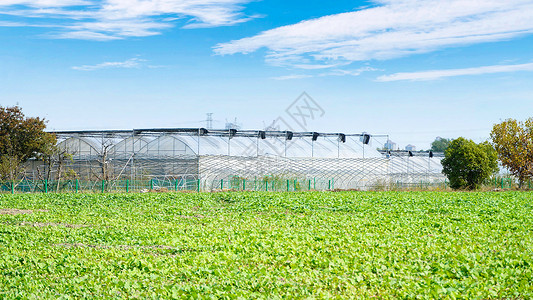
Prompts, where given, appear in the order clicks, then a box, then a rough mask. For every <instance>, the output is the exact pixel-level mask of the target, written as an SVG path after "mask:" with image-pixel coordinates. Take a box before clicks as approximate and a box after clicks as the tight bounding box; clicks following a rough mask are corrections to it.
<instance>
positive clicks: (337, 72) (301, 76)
mask: <svg viewBox="0 0 533 300" xmlns="http://www.w3.org/2000/svg"><path fill="white" fill-rule="evenodd" d="M370 71H379V70H378V69H374V68H372V67H363V68H359V69H355V70H343V69H333V70H329V71H327V72H323V73H318V74H315V75H311V74H292V75H286V76H278V77H273V78H272V79H275V80H292V79H305V78H311V77H328V76H359V75H361V74H362V73H363V72H370Z"/></svg>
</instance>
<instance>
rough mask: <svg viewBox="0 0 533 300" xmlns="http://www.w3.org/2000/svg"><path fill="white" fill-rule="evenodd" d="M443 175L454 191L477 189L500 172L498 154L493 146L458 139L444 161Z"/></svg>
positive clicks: (445, 154)
mask: <svg viewBox="0 0 533 300" xmlns="http://www.w3.org/2000/svg"><path fill="white" fill-rule="evenodd" d="M442 167H443V170H442V173H444V174H445V175H446V177H448V180H449V181H450V186H451V187H452V188H453V189H469V190H473V189H477V188H479V187H480V186H481V184H482V183H483V182H484V181H485V180H487V179H489V177H490V176H491V175H492V174H494V173H496V172H497V171H498V162H497V154H496V151H495V150H494V148H493V147H492V145H491V144H489V143H488V142H484V143H481V144H476V143H474V142H473V141H472V140H467V139H465V138H462V137H460V138H458V139H455V140H453V141H451V143H450V146H449V147H448V149H446V152H445V153H444V159H443V160H442Z"/></svg>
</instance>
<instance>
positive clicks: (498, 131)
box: [490, 118, 533, 187]
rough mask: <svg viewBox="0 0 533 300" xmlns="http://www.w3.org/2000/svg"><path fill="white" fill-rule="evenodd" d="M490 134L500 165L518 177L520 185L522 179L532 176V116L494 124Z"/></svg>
mask: <svg viewBox="0 0 533 300" xmlns="http://www.w3.org/2000/svg"><path fill="white" fill-rule="evenodd" d="M490 136H491V138H492V142H493V144H494V148H496V152H497V153H498V158H499V159H500V161H501V163H502V165H503V166H504V167H506V168H507V169H508V170H509V171H510V172H511V174H513V175H514V176H516V177H517V178H518V180H519V182H520V187H522V184H523V182H524V181H526V180H527V179H532V178H533V118H529V119H528V120H526V121H525V122H517V121H516V120H514V119H508V120H506V121H504V122H502V123H500V124H495V125H494V127H493V128H492V132H491V134H490Z"/></svg>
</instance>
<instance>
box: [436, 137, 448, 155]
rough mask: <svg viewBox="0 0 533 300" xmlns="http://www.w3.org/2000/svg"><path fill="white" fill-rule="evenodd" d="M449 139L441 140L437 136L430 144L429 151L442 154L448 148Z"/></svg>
mask: <svg viewBox="0 0 533 300" xmlns="http://www.w3.org/2000/svg"><path fill="white" fill-rule="evenodd" d="M450 142H451V140H450V139H445V138H441V137H440V136H438V137H437V138H436V139H435V140H434V141H433V143H431V151H433V152H444V151H446V149H448V146H450Z"/></svg>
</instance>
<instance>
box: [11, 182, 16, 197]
mask: <svg viewBox="0 0 533 300" xmlns="http://www.w3.org/2000/svg"><path fill="white" fill-rule="evenodd" d="M14 193H15V182H14V181H13V180H11V194H14Z"/></svg>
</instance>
